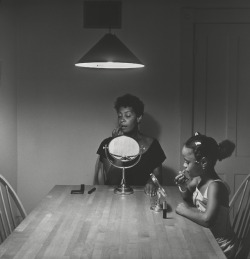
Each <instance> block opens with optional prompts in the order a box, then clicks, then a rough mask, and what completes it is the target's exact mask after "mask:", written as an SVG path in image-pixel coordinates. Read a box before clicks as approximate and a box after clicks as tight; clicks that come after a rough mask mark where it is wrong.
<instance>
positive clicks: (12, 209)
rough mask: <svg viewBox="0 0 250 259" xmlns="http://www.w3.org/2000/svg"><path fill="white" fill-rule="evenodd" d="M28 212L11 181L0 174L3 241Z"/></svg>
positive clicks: (0, 214) (0, 230)
mask: <svg viewBox="0 0 250 259" xmlns="http://www.w3.org/2000/svg"><path fill="white" fill-rule="evenodd" d="M26 216H27V213H26V211H25V209H24V207H23V205H22V203H21V201H20V199H19V198H18V196H17V194H16V192H15V190H14V189H13V188H12V186H11V185H10V183H9V182H8V181H7V180H6V179H5V178H4V177H3V176H2V175H0V239H1V242H3V241H4V240H5V239H6V238H7V237H8V235H10V234H11V233H12V231H13V230H14V229H15V228H16V227H17V225H18V224H19V223H20V222H21V221H22V220H23V219H24V218H25V217H26Z"/></svg>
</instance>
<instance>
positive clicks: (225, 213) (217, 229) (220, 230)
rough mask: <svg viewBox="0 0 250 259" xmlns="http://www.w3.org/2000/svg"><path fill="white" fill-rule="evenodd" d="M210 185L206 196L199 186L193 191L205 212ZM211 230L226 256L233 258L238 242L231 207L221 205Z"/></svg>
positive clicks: (197, 202) (199, 208)
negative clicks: (231, 220) (233, 227)
mask: <svg viewBox="0 0 250 259" xmlns="http://www.w3.org/2000/svg"><path fill="white" fill-rule="evenodd" d="M214 181H220V182H222V180H220V179H218V180H214ZM222 183H223V182H222ZM223 184H225V183H223ZM226 186H227V185H226ZM208 187H209V186H208ZM208 187H207V189H206V190H205V193H204V196H203V195H202V194H201V192H200V191H199V189H198V188H197V187H196V190H195V191H194V193H193V203H194V205H195V206H196V207H197V209H198V210H199V211H201V212H205V211H206V208H207V190H208ZM210 230H211V232H212V233H213V235H214V237H215V239H216V241H217V242H218V244H219V246H220V247H221V249H222V251H223V252H224V254H225V255H226V257H227V258H233V257H234V255H235V252H236V249H237V245H236V243H237V242H236V236H235V233H234V231H233V229H232V226H231V223H230V218H229V207H224V206H220V208H219V213H218V216H217V219H216V222H215V224H214V226H212V227H211V228H210Z"/></svg>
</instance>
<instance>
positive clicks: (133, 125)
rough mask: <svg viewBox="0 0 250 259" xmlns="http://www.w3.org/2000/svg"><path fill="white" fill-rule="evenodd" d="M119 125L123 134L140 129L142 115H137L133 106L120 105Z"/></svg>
mask: <svg viewBox="0 0 250 259" xmlns="http://www.w3.org/2000/svg"><path fill="white" fill-rule="evenodd" d="M117 115H118V125H119V127H120V128H121V131H122V132H123V134H125V135H126V134H129V133H131V132H133V131H135V130H137V129H138V123H139V121H140V118H141V117H137V116H136V114H135V112H134V110H133V108H132V107H120V109H119V111H118V113H117Z"/></svg>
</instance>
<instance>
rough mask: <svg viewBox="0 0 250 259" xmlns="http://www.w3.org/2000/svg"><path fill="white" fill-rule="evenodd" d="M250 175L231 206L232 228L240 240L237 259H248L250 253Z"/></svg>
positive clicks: (240, 187)
mask: <svg viewBox="0 0 250 259" xmlns="http://www.w3.org/2000/svg"><path fill="white" fill-rule="evenodd" d="M249 182H250V174H249V175H248V176H247V177H246V178H245V179H244V180H243V182H242V183H241V185H240V186H239V188H238V190H237V191H236V192H235V194H234V195H233V197H232V199H231V201H230V203H229V206H230V216H231V220H232V226H233V229H234V232H235V233H236V236H237V238H238V242H239V245H238V249H237V253H236V256H235V258H236V259H237V258H239V259H244V258H247V256H248V254H249V251H250V183H249Z"/></svg>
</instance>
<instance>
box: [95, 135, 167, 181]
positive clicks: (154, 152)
mask: <svg viewBox="0 0 250 259" xmlns="http://www.w3.org/2000/svg"><path fill="white" fill-rule="evenodd" d="M112 139H113V138H112V137H109V138H106V139H104V140H103V141H102V143H101V144H100V146H99V148H98V150H97V154H98V155H100V161H101V162H103V158H106V154H105V149H104V148H103V147H105V146H106V145H107V146H108V144H109V142H110V141H111V140H112ZM165 159H166V155H165V153H164V151H163V150H162V148H161V146H160V144H159V142H158V140H156V139H154V140H153V142H152V143H151V145H150V146H149V148H148V149H147V150H146V151H145V152H144V153H143V154H142V156H141V159H140V161H139V162H138V163H137V164H136V165H135V166H134V167H132V168H127V169H125V179H126V183H127V184H128V185H137V186H144V185H145V184H146V183H147V181H148V180H149V178H150V174H151V173H152V172H153V170H154V169H155V168H157V167H159V166H160V165H161V164H162V163H163V161H164V160H165ZM106 177H107V179H106V182H105V184H107V185H119V184H120V183H121V179H122V169H121V168H117V167H115V166H113V165H110V168H109V170H108V172H107V175H106Z"/></svg>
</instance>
